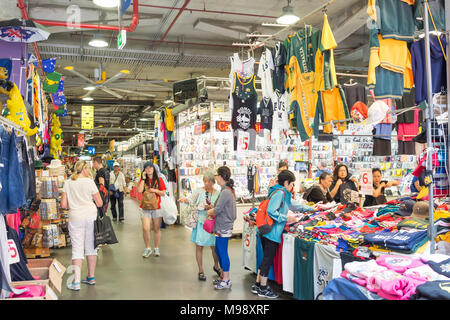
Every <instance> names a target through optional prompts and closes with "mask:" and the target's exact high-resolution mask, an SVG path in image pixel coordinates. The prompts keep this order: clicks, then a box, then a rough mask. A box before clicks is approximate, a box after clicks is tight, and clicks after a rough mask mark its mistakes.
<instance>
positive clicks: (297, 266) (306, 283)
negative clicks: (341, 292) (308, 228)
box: [294, 238, 314, 300]
mask: <svg viewBox="0 0 450 320" xmlns="http://www.w3.org/2000/svg"><path fill="white" fill-rule="evenodd" d="M313 278H314V242H308V241H305V240H303V239H300V238H295V262H294V298H295V299H297V300H314V282H313Z"/></svg>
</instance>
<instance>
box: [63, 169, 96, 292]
mask: <svg viewBox="0 0 450 320" xmlns="http://www.w3.org/2000/svg"><path fill="white" fill-rule="evenodd" d="M102 205H103V201H102V199H101V197H100V193H99V191H98V189H97V186H96V185H95V182H94V180H93V178H92V173H91V168H90V165H89V164H88V163H87V162H86V161H78V162H77V163H76V164H75V167H74V173H73V174H72V176H71V177H70V179H69V180H67V181H66V183H65V184H64V189H63V193H62V198H61V208H63V209H69V234H70V239H71V242H72V265H73V266H74V276H75V278H74V281H73V282H72V283H71V284H70V285H68V288H69V289H70V290H75V291H78V290H80V278H81V266H82V264H83V259H84V256H85V255H86V256H87V264H88V276H87V277H86V279H83V280H82V282H83V283H86V284H90V285H94V284H95V276H94V274H95V265H96V263H97V249H96V248H95V247H94V221H95V219H96V218H97V207H101V206H102Z"/></svg>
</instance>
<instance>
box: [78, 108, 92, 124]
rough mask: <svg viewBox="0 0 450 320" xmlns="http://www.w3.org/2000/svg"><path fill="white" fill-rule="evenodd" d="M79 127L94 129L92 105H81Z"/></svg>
mask: <svg viewBox="0 0 450 320" xmlns="http://www.w3.org/2000/svg"><path fill="white" fill-rule="evenodd" d="M81 129H94V106H81Z"/></svg>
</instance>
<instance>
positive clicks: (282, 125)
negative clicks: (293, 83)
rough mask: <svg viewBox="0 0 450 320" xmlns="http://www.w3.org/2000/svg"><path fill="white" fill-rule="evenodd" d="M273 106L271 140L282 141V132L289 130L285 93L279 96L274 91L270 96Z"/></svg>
mask: <svg viewBox="0 0 450 320" xmlns="http://www.w3.org/2000/svg"><path fill="white" fill-rule="evenodd" d="M272 105H273V121H272V138H274V139H276V140H279V139H282V137H283V135H282V133H283V130H285V131H287V130H288V129H289V118H288V106H287V92H285V93H283V94H281V93H280V92H279V91H278V90H275V92H274V94H273V96H272Z"/></svg>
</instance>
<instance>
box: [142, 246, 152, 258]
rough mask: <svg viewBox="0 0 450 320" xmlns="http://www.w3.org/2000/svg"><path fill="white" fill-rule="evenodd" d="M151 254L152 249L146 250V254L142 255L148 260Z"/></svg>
mask: <svg viewBox="0 0 450 320" xmlns="http://www.w3.org/2000/svg"><path fill="white" fill-rule="evenodd" d="M151 254H152V249H150V248H145V250H144V253H143V254H142V256H143V257H144V258H148V257H150V255H151Z"/></svg>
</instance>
